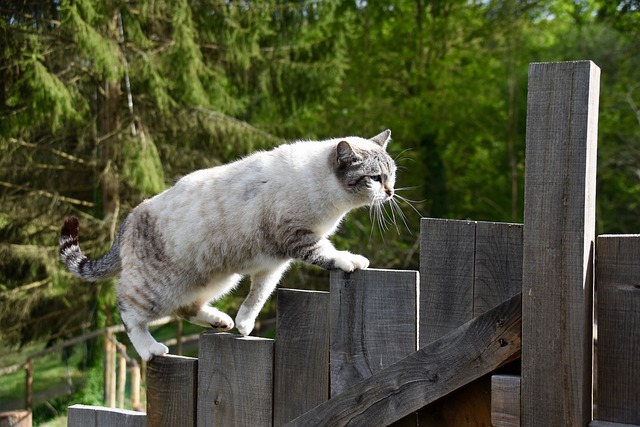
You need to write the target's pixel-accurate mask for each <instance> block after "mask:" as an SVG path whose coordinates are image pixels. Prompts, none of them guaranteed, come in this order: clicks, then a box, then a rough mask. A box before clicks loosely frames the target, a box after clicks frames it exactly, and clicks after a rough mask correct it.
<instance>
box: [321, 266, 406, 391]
mask: <svg viewBox="0 0 640 427" xmlns="http://www.w3.org/2000/svg"><path fill="white" fill-rule="evenodd" d="M418 280H419V278H418V272H417V271H400V270H373V269H370V270H360V271H355V272H353V273H344V272H341V271H332V272H331V338H330V342H331V396H332V397H334V396H337V395H338V394H340V393H342V392H344V391H345V390H346V389H348V388H349V387H351V386H353V385H354V384H357V383H358V382H360V381H362V380H363V379H365V378H368V377H369V376H371V374H373V373H375V372H378V371H379V370H381V369H382V368H384V367H386V366H389V365H391V364H392V363H395V362H397V361H398V360H400V359H402V358H403V357H405V356H407V355H408V354H410V353H412V352H414V351H416V350H417V319H416V317H417V310H418V307H417V304H418Z"/></svg>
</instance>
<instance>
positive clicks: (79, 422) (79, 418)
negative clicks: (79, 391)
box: [67, 405, 147, 427]
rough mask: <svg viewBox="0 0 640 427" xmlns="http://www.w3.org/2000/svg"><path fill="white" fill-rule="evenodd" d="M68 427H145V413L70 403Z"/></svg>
mask: <svg viewBox="0 0 640 427" xmlns="http://www.w3.org/2000/svg"><path fill="white" fill-rule="evenodd" d="M67 426H68V427H146V426H147V414H145V413H144V412H135V411H129V410H127V409H117V408H104V407H102V406H88V405H72V406H69V408H68V411H67Z"/></svg>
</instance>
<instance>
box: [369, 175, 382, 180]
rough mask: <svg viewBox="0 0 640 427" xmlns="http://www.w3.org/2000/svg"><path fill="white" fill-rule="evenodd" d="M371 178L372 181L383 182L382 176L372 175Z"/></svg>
mask: <svg viewBox="0 0 640 427" xmlns="http://www.w3.org/2000/svg"><path fill="white" fill-rule="evenodd" d="M370 178H371V180H372V181H377V182H382V175H372V176H370Z"/></svg>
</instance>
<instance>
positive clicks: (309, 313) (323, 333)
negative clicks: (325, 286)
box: [273, 289, 329, 426]
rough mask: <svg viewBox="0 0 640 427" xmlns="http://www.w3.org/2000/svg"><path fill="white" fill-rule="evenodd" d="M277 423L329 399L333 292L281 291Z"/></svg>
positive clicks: (279, 302) (278, 311) (278, 329)
mask: <svg viewBox="0 0 640 427" xmlns="http://www.w3.org/2000/svg"><path fill="white" fill-rule="evenodd" d="M276 316H277V317H276V319H277V322H276V324H277V337H276V338H277V339H276V342H275V363H274V393H273V398H274V403H273V424H274V426H280V425H283V424H286V423H287V422H289V421H291V420H293V419H294V418H297V417H299V416H300V415H302V414H304V413H305V412H306V411H308V410H309V409H311V408H314V407H316V406H318V405H319V404H320V403H322V402H324V401H325V400H327V399H328V398H329V293H328V292H315V291H303V290H294V289H278V301H277V310H276Z"/></svg>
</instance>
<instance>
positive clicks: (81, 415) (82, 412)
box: [67, 405, 96, 427]
mask: <svg viewBox="0 0 640 427" xmlns="http://www.w3.org/2000/svg"><path fill="white" fill-rule="evenodd" d="M95 425H96V409H95V406H88V405H72V406H69V408H67V427H95Z"/></svg>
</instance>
